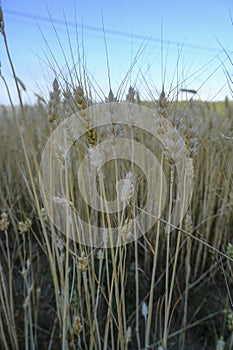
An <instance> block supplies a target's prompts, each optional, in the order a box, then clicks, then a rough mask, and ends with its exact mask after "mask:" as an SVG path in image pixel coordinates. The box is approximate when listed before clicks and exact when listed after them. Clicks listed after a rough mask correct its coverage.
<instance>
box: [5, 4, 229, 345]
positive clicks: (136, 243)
mask: <svg viewBox="0 0 233 350" xmlns="http://www.w3.org/2000/svg"><path fill="white" fill-rule="evenodd" d="M0 28H1V40H3V42H4V43H5V49H6V53H7V55H8V58H9V63H10V65H11V69H12V74H13V76H14V79H15V86H16V91H17V93H18V99H19V105H17V106H14V105H13V103H12V101H11V92H10V91H9V90H8V85H7V82H6V80H5V78H4V75H2V73H1V78H2V80H3V83H4V86H5V88H6V89H7V90H8V94H9V105H8V106H3V105H1V106H0V120H1V128H0V140H1V147H0V169H1V170H0V214H1V219H0V251H1V252H0V348H1V349H6V350H8V349H9V350H10V349H12V350H13V349H16V350H17V349H18V350H19V349H23V348H25V349H64V350H65V349H86V350H88V349H104V350H108V349H112V350H114V349H122V350H123V349H154V350H155V349H156V350H157V349H158V350H167V349H179V350H185V349H216V350H220V349H232V348H233V303H232V285H233V283H232V282H233V270H232V261H233V235H232V227H233V186H232V181H233V177H232V174H233V157H232V154H233V153H232V151H233V138H232V136H233V105H232V103H231V102H230V101H229V100H228V99H227V98H226V100H225V101H224V102H222V103H214V102H210V103H208V102H203V101H199V100H196V99H194V98H191V99H189V100H186V101H183V102H182V103H181V102H178V98H177V96H178V91H179V86H177V87H176V89H175V90H176V92H177V95H176V93H175V95H174V93H170V92H169V91H164V89H163V87H162V88H161V90H160V91H159V92H158V91H153V89H151V88H149V83H148V85H146V86H147V90H146V93H145V91H144V92H141V91H140V88H138V87H137V86H136V85H135V86H132V85H130V84H129V81H128V79H127V77H126V79H125V80H124V81H123V82H122V84H121V86H119V89H118V91H116V92H115V93H114V92H113V91H112V90H111V87H110V88H109V94H108V96H104V95H101V96H100V94H97V93H96V91H97V88H96V86H94V85H93V84H92V83H91V81H90V79H89V76H88V73H87V72H88V70H87V68H86V66H85V65H84V64H80V66H76V67H77V68H76V70H75V71H73V70H72V69H68V71H69V72H70V73H71V72H72V73H71V74H70V76H67V75H66V76H64V75H63V74H62V72H60V71H59V70H58V71H57V72H55V71H53V75H54V80H53V83H52V84H51V87H50V90H49V91H48V93H47V97H46V96H42V95H41V94H40V93H38V94H37V102H36V103H35V104H34V105H26V104H24V103H23V100H22V91H23V90H24V89H25V87H24V85H23V81H21V80H19V79H18V77H17V74H16V72H15V68H14V63H13V61H14V58H13V57H11V55H10V51H9V48H8V38H7V36H6V33H5V29H4V19H3V13H2V10H1V12H0ZM51 67H53V65H52V64H51ZM67 68H68V67H67ZM118 104H120V105H121V106H123V108H125V106H127V108H129V109H130V108H131V107H130V106H133V107H132V108H135V110H136V111H140V113H145V114H146V113H148V115H153V116H155V120H154V122H155V123H158V125H159V126H158V127H157V129H156V130H158V138H157V139H156V137H154V136H151V135H149V134H148V132H147V131H146V130H143V129H142V128H140V127H139V126H138V125H137V121H136V120H135V121H134V122H135V125H136V126H135V125H134V124H132V123H131V121H130V122H128V123H125V124H124V125H123V124H121V123H120V122H119V120H118V116H117V115H115V114H114V113H112V116H111V118H110V119H108V117H109V114H108V116H107V117H106V124H104V125H98V126H97V125H96V124H95V120H94V117H93V116H92V115H91V112H90V111H92V110H94V111H95V110H96V109H95V108H98V106H99V105H101V106H102V107H101V108H103V110H104V111H105V108H107V110H109V111H112V110H113V111H114V108H115V106H117V105H118ZM91 108H93V109H91ZM111 108H112V109H111ZM116 108H117V107H116ZM124 110H125V109H124ZM73 115H75V118H77V120H78V123H79V124H78V125H79V126H80V128H83V130H84V131H83V132H82V135H81V137H79V138H77V136H76V134H75V132H76V131H77V130H73V129H71V128H70V129H69V128H67V133H68V136H69V140H71V141H69V142H71V143H72V147H71V148H70V150H69V153H68V154H67V153H66V152H64V148H63V147H62V145H61V144H59V143H57V144H55V145H54V144H52V143H51V144H50V146H51V145H52V147H53V146H54V147H53V150H54V153H53V154H52V156H51V153H50V156H49V158H48V159H47V158H45V159H46V162H44V164H42V168H41V164H40V162H41V159H43V154H44V153H43V152H44V149H45V147H46V144H47V142H48V140H49V139H50V137H51V135H54V133H56V130H58V128H59V127H60V125H65V124H64V123H65V122H66V121H67V120H71V119H69V118H71V117H72V116H73ZM72 118H73V117H72ZM62 123H63V124H62ZM159 123H160V124H159ZM156 125H157V124H156ZM166 125H169V126H170V127H171V129H169V130H171V132H170V131H169V132H170V133H169V140H167V141H166V142H167V144H169V146H168V147H167V148H166V147H165V148H164V147H163V146H164V144H163V137H164V132H166ZM164 129H165V131H164ZM180 137H181V138H182V142H181V141H180ZM123 138H124V140H125V139H127V140H128V141H129V142H126V141H124V142H126V143H125V144H123V147H124V148H123V150H124V152H123V153H122V156H121V157H115V158H114V157H113V158H111V159H110V158H107V159H110V160H109V161H106V162H104V160H103V159H102V157H103V152H102V153H101V152H100V148H98V147H99V145H101V143H102V142H104V140H106V139H108V140H111V147H113V146H112V145H114V142H115V143H117V140H118V139H121V142H123V141H122V139H123ZM130 142H131V143H132V144H133V143H134V147H133V148H132V149H131V148H130V147H131V143H130ZM165 144H166V143H165ZM121 145H122V143H121ZM139 146H140V147H144V148H146V149H148V150H149V151H150V153H149V154H151V153H153V155H154V157H156V159H157V160H158V166H157V167H156V168H155V169H156V170H155V173H153V174H152V175H151V182H150V181H149V180H148V179H147V177H146V175H147V173H150V171H151V164H149V162H144V163H143V167H144V168H143V169H142V168H141V167H140V166H139V164H134V159H136V158H134V155H133V154H134V151H135V150H137V148H135V147H139ZM144 148H142V149H143V150H144ZM108 151H109V152H106V153H107V154H108V157H110V155H111V149H109V150H108ZM135 152H136V153H137V151H135ZM138 153H139V152H138ZM184 153H185V155H184ZM109 154H110V155H109ZM126 154H129V155H130V156H128V158H126V159H124V156H125V155H126ZM85 155H87V159H88V160H89V163H90V165H91V166H92V168H90V169H97V170H96V171H97V176H96V179H95V180H96V187H97V192H98V194H99V196H100V197H101V198H102V199H104V200H103V201H100V202H101V203H102V202H103V203H105V202H106V200H107V203H110V202H111V201H114V200H116V201H118V202H117V203H118V205H119V206H120V205H121V207H120V208H119V210H118V211H117V212H111V213H110V212H108V211H107V208H102V210H101V211H98V210H95V208H92V204H93V203H94V195H93V194H92V192H91V193H89V196H90V197H91V199H90V202H89V203H87V198H85V195H86V196H87V192H88V190H89V188H88V187H89V186H90V185H91V184H90V183H89V182H88V181H92V180H93V177H91V180H88V174H87V175H86V173H82V164H83V163H82V161H83V159H84V157H85ZM184 157H185V158H184ZM142 158H143V157H142ZM183 158H184V159H187V160H188V161H189V162H190V164H192V166H191V167H192V169H191V171H192V186H193V188H192V194H191V195H190V203H188V204H187V203H186V201H187V200H186V199H187V198H186V197H188V193H187V191H186V190H185V191H184V190H183V187H182V186H183V185H185V184H186V182H185V181H186V180H187V179H186V178H185V177H182V178H180V176H181V174H180V173H179V168H178V164H179V160H180V159H183ZM53 159H56V162H58V164H60V167H61V168H62V169H63V170H64V171H63V173H62V176H63V177H62V180H60V179H59V178H58V179H57V177H58V174H57V173H56V172H52V173H50V172H49V171H50V170H51V163H52V162H53ZM141 161H142V162H143V159H142V160H141ZM78 167H81V172H79V173H78V172H77V169H78ZM158 168H160V169H161V168H162V170H163V172H161V171H159V170H158ZM42 170H43V171H46V170H48V172H49V183H50V187H49V189H52V190H53V186H55V184H57V182H59V181H61V184H60V186H61V188H62V189H63V188H64V192H62V193H63V194H64V193H65V194H66V195H68V196H69V201H68V205H67V198H68V197H66V198H62V195H61V194H60V192H59V191H58V192H57V193H55V194H56V195H55V196H53V197H52V198H50V197H48V196H46V190H45V188H44V187H43V185H42V184H41V171H42ZM91 171H92V170H90V174H92V173H91ZM182 176H183V175H182ZM80 178H82V180H79V179H80ZM79 181H81V184H82V185H83V188H79V184H80V182H79ZM93 181H94V180H93ZM117 186H118V187H117ZM165 188H166V193H165V190H164V189H165ZM155 189H156V206H158V213H159V214H158V213H157V211H156V208H157V207H153V210H154V211H153V212H152V213H150V215H147V219H146V221H147V220H148V222H149V221H150V219H152V217H153V215H154V216H155V217H156V220H155V223H154V224H153V225H151V227H150V228H149V229H148V231H147V232H141V231H140V228H139V227H136V225H135V220H134V219H135V217H137V215H138V214H139V213H143V211H144V212H145V211H146V209H145V208H147V206H146V203H147V201H148V198H150V194H151V193H155ZM52 190H51V191H52ZM181 190H182V198H178V197H179V196H178V194H179V193H181V192H179V191H181ZM92 195H93V197H92ZM48 198H49V199H48ZM64 200H65V202H64ZM92 201H93V202H92ZM157 202H158V204H157ZM54 203H55V205H54ZM177 203H178V204H179V203H180V204H179V205H180V206H181V209H180V210H181V212H182V215H181V216H182V217H181V219H180V220H179V221H178V222H175V224H173V221H172V220H171V213H172V212H173V210H174V208H175V207H176V204H177ZM186 204H187V208H185V210H184V206H186ZM46 205H47V206H46ZM58 207H59V208H60V209H57V208H58ZM70 207H71V210H74V208H75V213H76V214H77V213H78V214H79V216H80V217H81V218H82V220H83V221H85V223H86V225H85V226H83V227H85V228H86V227H88V231H85V229H84V228H83V227H82V225H81V226H80V224H79V222H76V223H75V225H74V226H75V230H76V231H77V232H78V234H80V235H81V236H82V235H83V236H82V237H84V240H85V239H87V241H88V243H90V237H91V238H92V237H94V236H95V234H96V232H95V227H98V228H99V227H101V228H104V230H105V231H106V232H107V237H103V239H102V241H101V242H102V243H101V242H100V243H98V244H84V241H83V240H82V238H81V239H74V237H72V236H71V237H70V236H69V234H68V232H65V234H64V230H69V225H68V224H67V222H68V221H69V217H68V214H67V213H70V211H69V210H70V209H69V208H70ZM160 207H162V209H161V208H160ZM50 209H51V211H50ZM160 209H161V210H160ZM52 217H53V218H54V217H55V218H57V217H58V219H60V221H61V225H63V224H64V227H65V229H63V232H62V230H61V229H59V227H58V225H57V224H56V222H54V220H52V219H53V218H52ZM75 218H76V216H75ZM77 221H78V220H77ZM93 223H94V224H95V226H94V224H93ZM91 224H92V226H91ZM144 224H145V226H146V224H147V223H145V222H144V221H142V222H141V225H142V226H144ZM62 227H63V226H62ZM80 227H81V229H80ZM113 229H114V230H116V232H117V243H116V244H115V245H114V244H111V242H110V243H109V244H107V243H106V241H107V240H108V239H109V240H111V237H112V236H111V232H112V230H113ZM79 230H80V231H79ZM141 230H142V231H143V228H141ZM76 231H75V232H76ZM72 232H73V231H72ZM114 232H115V231H114ZM86 237H87V238H86ZM85 242H86V241H85Z"/></svg>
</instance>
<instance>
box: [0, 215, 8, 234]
mask: <svg viewBox="0 0 233 350" xmlns="http://www.w3.org/2000/svg"><path fill="white" fill-rule="evenodd" d="M8 226H9V221H8V215H7V213H2V215H1V220H0V230H1V231H3V232H6V231H7V229H8Z"/></svg>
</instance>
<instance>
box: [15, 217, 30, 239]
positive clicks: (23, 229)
mask: <svg viewBox="0 0 233 350" xmlns="http://www.w3.org/2000/svg"><path fill="white" fill-rule="evenodd" d="M31 226H32V222H31V220H30V219H28V218H26V220H25V221H19V222H18V229H19V232H20V234H21V235H25V234H26V233H27V232H28V231H29V230H30V228H31Z"/></svg>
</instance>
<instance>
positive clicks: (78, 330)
mask: <svg viewBox="0 0 233 350" xmlns="http://www.w3.org/2000/svg"><path fill="white" fill-rule="evenodd" d="M82 330H83V326H82V322H81V319H80V317H79V316H76V317H75V319H74V332H75V334H77V335H78V336H79V335H80V333H81V332H82Z"/></svg>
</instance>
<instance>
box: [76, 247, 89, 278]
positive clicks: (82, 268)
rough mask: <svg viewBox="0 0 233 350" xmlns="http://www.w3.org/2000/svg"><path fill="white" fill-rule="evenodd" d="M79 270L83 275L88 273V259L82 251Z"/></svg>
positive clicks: (79, 258)
mask: <svg viewBox="0 0 233 350" xmlns="http://www.w3.org/2000/svg"><path fill="white" fill-rule="evenodd" d="M78 261H79V264H78V269H79V271H81V272H82V273H85V272H87V270H88V257H87V256H86V254H85V252H84V251H82V253H81V255H80V256H79V257H78Z"/></svg>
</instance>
